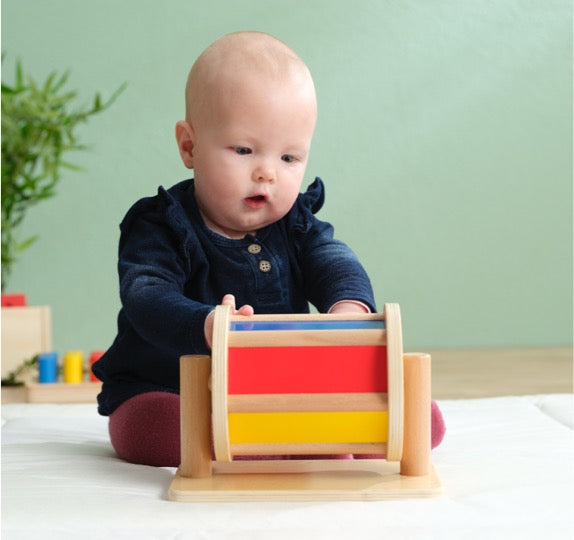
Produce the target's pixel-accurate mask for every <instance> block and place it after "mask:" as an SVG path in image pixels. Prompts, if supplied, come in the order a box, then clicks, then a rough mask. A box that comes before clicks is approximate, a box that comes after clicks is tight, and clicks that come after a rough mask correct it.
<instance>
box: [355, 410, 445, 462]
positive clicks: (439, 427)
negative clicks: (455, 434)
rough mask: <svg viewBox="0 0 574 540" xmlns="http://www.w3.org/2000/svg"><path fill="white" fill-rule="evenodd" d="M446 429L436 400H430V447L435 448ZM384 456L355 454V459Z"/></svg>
mask: <svg viewBox="0 0 574 540" xmlns="http://www.w3.org/2000/svg"><path fill="white" fill-rule="evenodd" d="M445 431H446V426H445V423H444V418H443V416H442V412H441V411H440V409H439V408H438V405H437V403H436V401H431V448H436V447H437V446H438V445H439V444H440V443H441V442H442V440H443V438H444V434H445ZM380 457H384V456H379V455H372V454H355V458H357V459H367V458H380Z"/></svg>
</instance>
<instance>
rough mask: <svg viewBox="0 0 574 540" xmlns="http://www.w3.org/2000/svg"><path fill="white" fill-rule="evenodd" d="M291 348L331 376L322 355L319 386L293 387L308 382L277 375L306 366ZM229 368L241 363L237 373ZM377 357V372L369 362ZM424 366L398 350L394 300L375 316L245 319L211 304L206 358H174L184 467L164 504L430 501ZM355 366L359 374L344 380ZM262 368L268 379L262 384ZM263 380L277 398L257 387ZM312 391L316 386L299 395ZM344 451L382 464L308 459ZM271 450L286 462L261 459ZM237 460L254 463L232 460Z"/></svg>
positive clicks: (419, 357)
mask: <svg viewBox="0 0 574 540" xmlns="http://www.w3.org/2000/svg"><path fill="white" fill-rule="evenodd" d="M341 325H343V327H342V328H341ZM277 326H279V327H280V328H279V329H277V328H276V327H277ZM347 326H348V328H347ZM238 327H241V328H239V329H238ZM333 329H336V331H333ZM300 347H307V348H308V352H307V354H310V355H312V359H311V360H307V365H308V363H309V362H310V361H313V360H317V362H316V364H317V365H316V366H315V365H314V368H316V367H319V368H323V369H324V370H325V369H329V366H330V365H331V364H329V363H328V361H323V360H321V358H327V359H328V360H331V361H332V363H333V365H334V366H336V367H335V368H331V369H332V371H334V372H336V373H335V375H333V374H327V373H325V374H324V375H325V377H324V378H325V379H327V383H325V384H323V382H322V381H321V377H317V376H316V375H317V374H316V373H314V376H311V375H310V376H309V380H303V381H301V382H300V381H299V380H298V379H299V378H302V379H306V377H299V378H298V377H296V376H295V377H290V375H289V373H287V372H286V371H285V370H294V371H295V372H296V373H299V372H298V371H297V369H305V365H306V364H305V361H304V360H301V359H300V358H299V356H300V355H301V354H303V353H302V352H301V351H302V349H300ZM347 347H353V349H350V352H349V350H348V349H347ZM373 347H375V348H376V349H373ZM236 349H241V350H240V353H238V354H236ZM282 351H283V352H282ZM285 351H286V352H285ZM325 351H327V353H326V352H325ZM353 353H354V354H353ZM383 354H384V355H385V357H384V358H383V357H382V356H381V355H383ZM265 355H268V356H265ZM349 355H352V356H349ZM284 356H285V358H287V359H288V361H285V362H283V360H282V359H283V357H284ZM252 357H253V358H252ZM238 359H239V360H238ZM298 360H301V361H300V362H299V363H300V364H301V366H303V367H298ZM236 361H239V362H243V363H242V364H241V370H239V369H237V368H235V367H234V363H235V362H236ZM383 361H384V364H385V367H386V373H384V375H385V376H384V377H382V376H381V372H380V367H378V366H379V365H380V364H381V362H383ZM430 361H431V359H430V356H429V355H428V354H424V353H417V354H407V355H403V352H402V335H401V321H400V310H399V307H398V305H396V304H387V305H385V311H384V313H382V314H372V315H358V316H348V315H343V316H341V315H336V316H335V315H333V316H332V315H282V316H280V315H271V316H265V315H259V316H253V317H249V318H245V317H232V316H231V313H230V308H229V306H218V307H217V308H216V313H215V321H214V339H213V351H212V357H211V358H210V357H209V356H184V357H182V358H181V441H182V446H181V465H180V467H179V469H178V471H177V473H176V476H175V478H174V480H173V482H172V484H171V487H170V490H169V497H170V499H172V500H177V501H210V500H218V501H229V500H332V499H347V500H372V499H385V498H395V497H405V496H431V495H436V494H438V493H439V492H440V482H439V480H438V478H437V476H436V473H435V472H434V469H433V468H432V465H431V463H430ZM266 365H269V366H270V367H269V368H266V367H265V366H266ZM362 365H364V366H365V367H364V368H363V367H361V366H362ZM348 366H351V367H348ZM355 368H356V370H357V371H359V372H360V371H361V370H362V371H364V372H365V373H366V374H367V377H366V378H365V377H363V376H362V375H361V373H359V374H358V375H357V376H356V377H355V376H353V375H352V371H353V369H355ZM250 369H252V370H253V373H252V375H251V376H250V375H249V370H250ZM345 370H346V371H345ZM307 371H308V369H307ZM266 372H268V374H269V373H270V374H271V375H273V376H272V377H269V378H268V379H266V377H267V375H266ZM238 373H239V375H238ZM246 373H247V374H246ZM369 377H370V378H371V379H373V378H375V379H378V380H375V381H370V380H368V379H369ZM242 378H243V379H245V380H241V379H242ZM337 378H339V379H342V381H339V380H337ZM238 379H239V382H238ZM379 379H380V380H379ZM383 379H384V381H383ZM267 384H268V385H269V386H270V387H271V388H274V389H275V390H276V391H275V392H273V391H271V392H266V388H267V387H266V385H267ZM310 385H311V386H313V385H315V386H317V385H318V387H319V389H318V390H317V391H316V392H314V391H313V390H311V391H310V393H306V391H307V390H305V391H303V392H301V391H300V389H301V388H303V389H308V388H309V387H310ZM340 385H343V387H344V386H345V385H347V386H348V385H351V387H352V388H355V386H354V385H357V386H356V388H357V389H358V391H356V392H353V391H350V392H347V391H344V392H338V391H330V389H332V388H339V386H340ZM253 388H255V392H254V393H250V391H251V390H253ZM325 388H327V390H325ZM230 389H231V390H232V392H231V394H230ZM281 389H283V390H285V389H286V392H285V393H281ZM212 426H213V450H214V452H213V453H214V457H215V459H214V460H213V461H212V447H211V439H212ZM349 453H352V454H363V455H364V454H386V460H385V459H355V460H337V459H305V457H306V458H308V457H310V456H312V455H317V454H319V455H323V454H328V455H333V454H349ZM277 454H279V455H288V456H289V459H287V460H286V459H275V458H273V459H272V458H269V459H265V458H264V456H273V455H277ZM245 455H251V456H256V459H255V460H253V461H243V460H240V461H237V460H235V461H234V457H239V456H245ZM397 462H398V463H397ZM253 473H257V474H253ZM262 473H264V474H262Z"/></svg>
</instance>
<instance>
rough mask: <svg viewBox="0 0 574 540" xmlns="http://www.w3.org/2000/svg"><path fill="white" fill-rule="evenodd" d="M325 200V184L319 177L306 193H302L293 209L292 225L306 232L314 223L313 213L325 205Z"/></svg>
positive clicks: (297, 229)
mask: <svg viewBox="0 0 574 540" xmlns="http://www.w3.org/2000/svg"><path fill="white" fill-rule="evenodd" d="M324 202H325V185H324V184H323V181H322V180H321V179H320V178H319V177H317V178H315V180H314V181H313V183H312V184H310V185H309V187H308V188H307V191H306V192H305V193H301V194H300V195H299V196H298V197H297V200H296V202H295V205H294V206H293V209H292V210H291V213H292V219H293V224H292V227H293V229H295V230H296V231H298V232H302V233H306V232H308V231H309V229H310V228H311V227H312V225H313V215H314V214H316V213H317V212H318V211H319V210H321V208H322V207H323V203H324Z"/></svg>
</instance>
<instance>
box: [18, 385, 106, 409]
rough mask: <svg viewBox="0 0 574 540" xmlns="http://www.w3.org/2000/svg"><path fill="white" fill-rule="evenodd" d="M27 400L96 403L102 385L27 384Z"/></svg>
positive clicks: (35, 401) (30, 401)
mask: <svg viewBox="0 0 574 540" xmlns="http://www.w3.org/2000/svg"><path fill="white" fill-rule="evenodd" d="M24 388H25V396H26V397H25V399H26V401H27V402H28V403H94V404H95V403H96V396H97V395H98V394H99V393H100V390H101V388H102V384H101V383H96V382H85V383H79V384H65V383H53V384H27V385H26V386H25V387H24Z"/></svg>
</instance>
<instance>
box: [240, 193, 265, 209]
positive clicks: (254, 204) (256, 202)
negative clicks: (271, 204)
mask: <svg viewBox="0 0 574 540" xmlns="http://www.w3.org/2000/svg"><path fill="white" fill-rule="evenodd" d="M245 203H246V204H247V206H248V207H249V208H251V209H252V210H259V209H260V208H263V207H264V206H265V204H266V203H267V197H266V196H265V195H263V194H259V195H252V196H251V197H247V198H246V199H245Z"/></svg>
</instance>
